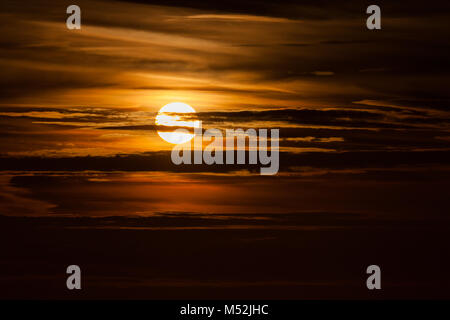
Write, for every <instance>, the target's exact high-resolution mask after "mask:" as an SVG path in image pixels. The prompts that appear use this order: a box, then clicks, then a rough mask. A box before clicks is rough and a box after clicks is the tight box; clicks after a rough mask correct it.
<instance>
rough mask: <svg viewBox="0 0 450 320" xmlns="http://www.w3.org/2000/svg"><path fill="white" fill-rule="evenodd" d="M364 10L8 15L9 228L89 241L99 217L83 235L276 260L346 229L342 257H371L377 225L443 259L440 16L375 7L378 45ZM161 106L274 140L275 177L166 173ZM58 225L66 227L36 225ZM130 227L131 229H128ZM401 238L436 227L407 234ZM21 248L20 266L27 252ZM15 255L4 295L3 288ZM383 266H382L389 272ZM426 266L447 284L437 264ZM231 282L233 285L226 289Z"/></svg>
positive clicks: (127, 6) (224, 6) (212, 171)
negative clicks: (179, 107)
mask: <svg viewBox="0 0 450 320" xmlns="http://www.w3.org/2000/svg"><path fill="white" fill-rule="evenodd" d="M71 4H76V5H78V6H79V7H80V8H81V30H69V29H67V28H66V19H67V17H68V14H66V8H67V6H69V5H71ZM369 4H372V3H366V2H364V1H356V0H355V1H328V0H323V1H247V0H240V1H230V2H217V3H215V2H211V1H196V0H194V1H182V0H180V1H97V0H92V1H82V0H77V1H75V2H73V1H50V0H48V1H45V0H28V1H26V3H24V2H20V3H19V2H17V1H12V0H11V1H10V0H2V3H1V5H0V8H1V10H0V19H1V20H2V24H1V25H0V34H1V36H0V70H1V77H0V146H1V149H0V170H1V172H0V213H1V216H2V219H6V220H5V221H7V224H6V225H9V224H12V225H14V226H16V225H19V226H20V225H21V224H22V223H31V224H32V223H33V222H22V220H17V221H16V220H9V219H13V218H15V219H25V220H23V221H27V220H26V218H24V217H28V218H29V219H31V221H35V220H33V219H34V218H35V217H39V218H40V219H42V220H39V221H42V222H41V223H42V224H43V225H46V226H47V224H50V225H51V226H52V227H55V224H56V225H58V226H59V227H58V228H60V229H59V230H63V229H65V228H71V227H73V226H71V225H70V222H68V221H71V220H70V219H75V220H74V221H75V222H73V223H76V224H77V227H80V228H90V226H91V222H86V225H85V224H84V221H85V220H83V219H84V218H94V217H96V218H99V220H98V221H97V222H95V223H94V224H95V226H92V228H93V229H97V228H98V229H102V228H104V227H106V226H108V227H111V226H112V229H115V228H117V229H121V228H129V227H130V228H132V229H133V228H137V229H139V228H142V229H143V230H144V229H145V230H147V232H150V230H151V229H152V228H158V229H160V230H165V229H164V228H167V230H178V229H183V230H186V229H188V230H196V229H207V230H215V229H217V228H218V229H220V230H222V231H221V232H224V231H223V230H249V232H250V233H251V234H252V235H253V234H254V232H257V231H255V230H260V229H265V230H270V233H271V234H270V236H268V235H267V234H264V235H262V236H261V235H260V234H258V235H256V234H255V235H254V237H253V238H252V236H250V235H249V236H248V237H249V238H251V239H253V240H249V241H252V245H254V241H258V243H262V242H264V243H265V244H266V245H267V244H268V245H269V247H270V248H272V249H273V251H271V252H275V251H276V250H277V249H276V246H277V244H280V245H281V243H283V245H286V243H291V240H292V239H284V238H283V240H282V241H281V240H280V241H278V240H276V239H280V238H279V237H282V236H281V235H280V234H281V233H282V232H287V231H288V230H290V231H289V232H293V234H295V237H297V236H299V234H300V233H299V232H303V231H302V230H306V229H307V230H313V229H314V230H316V229H317V230H320V231H318V232H320V234H322V233H324V234H323V237H322V236H321V237H320V238H321V240H320V244H317V243H314V241H313V240H311V241H312V242H311V246H313V247H314V246H318V247H320V248H321V250H325V251H326V250H328V249H327V247H326V246H325V245H324V241H325V240H324V238H327V237H330V238H332V236H330V234H328V233H327V232H326V230H335V229H339V230H344V231H342V232H343V234H345V232H348V237H347V238H346V237H345V236H343V238H342V239H345V243H344V244H343V247H342V248H343V249H342V250H346V249H345V246H350V247H351V243H354V241H356V242H358V241H362V242H364V240H363V239H361V237H362V238H364V236H363V235H362V234H363V232H362V233H360V231H358V230H359V229H358V227H357V226H361V225H364V226H365V227H366V226H367V225H371V226H377V227H374V229H371V231H373V232H374V237H376V238H383V237H384V235H385V234H384V233H383V232H384V231H383V228H385V227H387V226H389V231H388V235H386V237H387V238H386V239H391V240H392V243H394V244H395V243H396V237H397V236H398V237H399V238H402V241H405V243H402V246H403V245H404V246H405V247H402V248H404V249H405V248H407V249H405V250H406V251H408V250H409V249H410V247H408V243H416V242H420V241H419V240H418V239H419V238H420V239H422V237H423V238H426V239H427V240H424V241H423V242H421V244H422V245H423V247H422V249H420V250H423V252H430V251H427V250H428V249H427V248H429V247H428V246H432V247H433V248H434V249H432V250H431V252H433V253H436V255H438V252H441V251H445V250H447V249H448V247H446V246H444V245H443V242H445V241H443V242H439V241H438V240H436V239H434V240H436V241H437V242H434V240H430V238H428V235H429V234H433V233H434V231H432V230H434V229H433V228H435V227H436V228H444V229H445V228H447V229H445V230H444V231H445V232H448V225H449V223H448V222H449V216H448V214H449V205H448V199H449V198H450V193H449V187H450V184H449V178H450V165H449V160H450V109H449V102H450V91H449V89H448V87H449V80H450V56H449V40H448V39H449V28H448V21H449V11H448V9H449V5H448V4H447V3H445V2H444V1H441V2H440V3H436V4H435V5H433V6H431V5H430V6H428V5H425V4H424V3H423V2H421V3H420V4H417V5H415V4H414V2H410V3H400V2H398V1H378V2H377V4H378V5H379V6H380V7H381V10H382V29H381V30H373V31H371V30H368V29H367V28H366V18H367V16H368V15H367V14H366V13H365V11H366V8H367V6H368V5H369ZM172 102H183V103H186V104H189V105H190V106H192V107H193V108H194V109H195V110H196V112H197V113H196V115H197V117H198V119H199V120H201V121H202V124H203V128H204V129H208V128H218V129H221V130H224V131H225V130H226V129H236V128H243V129H248V128H267V129H271V128H276V129H280V168H279V172H278V173H277V174H276V175H273V176H261V175H260V174H259V170H256V169H255V167H250V166H248V165H212V166H208V165H196V166H190V165H181V166H176V165H173V164H172V163H171V161H170V150H171V149H172V147H173V145H172V144H170V143H167V142H166V141H164V140H163V139H161V137H160V136H159V135H158V134H157V129H158V127H157V126H156V124H155V117H156V115H157V113H158V111H159V110H160V109H161V108H162V107H163V106H164V105H166V104H168V103H172ZM159 129H161V128H159ZM62 217H65V218H67V219H68V220H64V222H61V221H62V220H61V221H60V220H56V221H57V222H51V221H53V220H47V219H53V218H55V219H59V218H62ZM100 217H103V218H100ZM104 217H116V218H114V219H118V220H117V221H116V220H114V221H113V222H105V223H104V220H102V219H109V218H104ZM124 217H129V218H133V219H137V220H136V222H135V223H134V222H133V224H132V226H130V225H129V224H128V222H124V221H128V220H124V221H123V220H121V219H122V218H124ZM189 217H191V218H189ZM152 218H154V219H156V220H152ZM77 219H81V220H80V221H81V222H80V221H79V220H77ZM139 219H142V220H139ZM148 219H150V220H148ZM165 219H166V220H167V221H166V220H165ZM11 221H12V222H11ZM47 221H50V222H47ZM89 221H90V220H89ZM174 221H177V222H176V223H175V222H174ZM261 221H263V222H264V221H266V223H263V222H261ZM5 223H6V222H5ZM366 224H367V225H366ZM411 224H413V225H414V226H418V225H421V226H423V225H426V226H428V227H427V228H429V229H426V231H423V230H422V229H421V230H422V231H423V232H422V231H420V232H418V233H410V232H411V230H410V229H408V230H407V231H405V230H404V229H403V228H407V226H409V225H411ZM394 226H395V227H394ZM55 228H56V227H55ZM377 228H380V229H377ZM391 228H394V229H395V228H397V229H395V230H394V229H391ZM13 229H14V228H13ZM17 229H18V230H20V229H21V227H17ZM375 229H376V230H375ZM14 230H16V229H14ZM324 230H325V231H324ZM355 230H356V231H355ZM439 230H441V229H439ZM444 231H442V233H440V231H436V233H435V236H436V237H440V235H442V234H444V233H445V232H444ZM55 232H56V231H55ZM58 232H59V231H58ZM80 232H81V231H80ZM99 232H100V231H99ZM230 232H233V231H230ZM239 232H240V231H239ZM261 232H263V231H261ZM264 232H266V231H264ZM295 232H298V233H295ZM333 232H335V231H333ZM386 232H387V231H386ZM421 232H422V233H421ZM312 234H314V233H312ZM317 234H319V233H317ZM333 234H334V233H333ZM350 234H351V235H350ZM417 234H420V236H418V235H417ZM197 235H198V234H197V233H193V234H192V236H190V238H189V239H190V240H187V241H194V240H193V239H197V238H195V237H196V236H197ZM402 235H405V237H406V238H407V236H406V235H411V236H412V238H411V239H410V241H409V240H408V241H409V242H408V241H407V239H406V238H405V237H403V236H402ZM122 236H123V235H122ZM149 236H151V237H153V234H152V235H150V234H149ZM416 236H417V237H416ZM5 237H6V236H5ZM23 237H25V238H26V237H27V236H26V235H24V236H23ZM58 237H63V235H62V234H59V233H58ZM90 237H92V238H89V239H94V240H92V241H96V240H95V239H97V237H100V238H101V236H100V235H98V236H97V235H95V234H93V235H90ZM167 237H169V236H167ZM177 237H178V235H177ZM225 237H228V235H227V234H226V235H225ZM293 237H294V236H293ZM299 237H300V238H299V239H303V238H302V237H303V236H299ZM314 237H315V236H314ZM38 238H39V237H38ZM231 238H232V239H234V240H232V241H237V240H236V239H235V238H233V236H231ZM55 239H56V241H59V240H61V238H55ZM58 239H59V240H58ZM246 239H247V237H246ZM255 239H257V240H255ZM261 239H262V240H261ZM295 239H297V238H295ZM350 239H352V240H350ZM364 239H366V238H364ZM272 240H273V241H272ZM366 240H367V239H366ZM42 241H44V240H42ZM48 241H50V240H48ZM124 241H130V240H129V238H127V237H125V238H124ZM195 241H196V240H195ZM214 241H216V242H214ZM214 241H213V242H214V243H216V244H217V246H225V245H224V244H223V243H222V241H223V240H221V239H219V240H217V239H216V240H214ZM239 241H240V240H239ZM277 241H278V242H277ZM292 241H293V240H292ZM296 241H301V240H298V239H297V240H296ZM342 241H344V240H342ZM386 241H388V240H386ZM427 241H430V242H427ZM388 242H389V241H388ZM18 243H19V244H17V245H16V247H15V248H14V251H15V252H20V250H25V251H26V250H29V248H28V249H23V248H22V247H21V246H22V245H23V244H22V242H18ZM45 243H47V240H45ZM196 243H197V242H196ZM233 243H234V242H233ZM392 243H391V244H392ZM366 244H367V243H366ZM372 244H373V243H372V242H370V244H367V245H368V246H369V247H370V246H371V245H372ZM85 245H87V243H86V244H85ZM172 245H173V244H167V246H168V248H171V246H172ZM302 245H304V243H303V244H302ZM42 246H44V244H42ZM373 246H374V247H373V248H378V249H379V248H380V247H379V246H383V247H384V245H382V244H376V245H375V244H373ZM226 248H227V250H231V244H230V246H229V247H226ZM302 248H303V247H302ZM370 248H372V247H370ZM416 248H417V247H416ZM122 249H123V248H122ZM378 249H376V250H378ZM55 250H56V249H55ZM61 250H63V249H61ZM99 250H100V249H99ZM108 250H112V249H111V248H109V249H108ZM168 250H169V249H168ZM286 250H287V249H286ZM304 250H306V251H307V252H306V253H305V255H306V256H308V255H312V256H314V253H312V252H315V251H314V250H313V249H311V248H309V247H305V248H304ZM311 250H312V251H311ZM333 250H334V249H333ZM374 250H375V249H374ZM411 250H412V249H411ZM433 250H435V251H433ZM330 251H331V249H330ZM350 251H351V250H350V249H349V252H350ZM26 252H28V251H26ZM408 252H409V251H408ZM411 252H412V251H411ZM421 252H422V251H421ZM447 252H448V251H447ZM15 254H16V253H15ZM15 254H11V255H10V256H9V257H10V260H9V262H4V264H3V267H5V268H6V269H7V270H9V271H8V272H10V273H11V275H10V276H8V272H6V276H5V273H3V276H2V277H3V278H0V283H1V281H3V283H7V284H10V283H13V282H11V281H12V280H11V279H12V277H13V276H12V275H13V274H14V272H13V270H14V269H15V268H16V267H15V263H16V260H14V259H18V258H17V257H16V256H15ZM286 254H288V253H286ZM405 254H406V253H405ZM408 254H409V253H408ZM411 254H412V253H411ZM289 255H290V253H289ZM430 255H431V256H430V257H428V258H429V259H434V258H436V257H435V256H432V253H430ZM393 257H395V254H394V253H393V251H392V252H390V253H389V254H388V255H387V256H386V257H382V258H380V259H381V260H383V259H385V260H383V261H386V264H389V263H392V265H395V267H396V268H398V270H400V269H401V263H400V262H398V261H395V262H393V260H392V258H393ZM408 257H410V256H408ZM29 259H31V260H30V261H34V260H33V259H32V258H30V257H29ZM80 259H85V260H83V261H86V264H89V263H90V262H89V261H90V260H89V258H88V257H87V256H84V257H83V258H80ZM405 259H406V260H407V258H405ZM130 260H133V258H130ZM394 260H395V259H394ZM133 261H134V260H133ZM355 261H356V260H355ZM365 262H366V260H364V263H365ZM30 263H31V262H30ZM58 263H59V262H58ZM60 263H62V264H64V262H60ZM298 263H300V262H298ZM355 263H356V262H355ZM364 263H362V265H364ZM437 266H438V267H437V268H438V269H439V270H444V267H443V266H444V261H443V260H442V261H441V263H437ZM42 268H43V267H42ZM137 269H138V268H137ZM244 269H245V267H244ZM250 269H251V268H249V270H250ZM362 269H363V267H361V270H362ZM37 270H41V271H42V270H44V269H39V268H38V269H37ZM396 270H397V269H396ZM41 271H39V272H41ZM428 271H430V270H428ZM36 272H38V271H36ZM39 272H38V273H39ZM42 272H44V271H42ZM45 272H46V271H45ZM45 272H44V273H45ZM236 272H237V271H236ZM292 272H294V271H292ZM430 272H431V271H430ZM236 274H238V272H237V273H236ZM35 276H36V275H35ZM41 276H42V274H38V276H36V277H35V278H33V279H36V278H39V277H41ZM184 276H185V275H184ZM184 276H183V277H184ZM191 276H192V277H193V279H194V280H195V281H200V280H199V279H200V278H201V275H192V274H191ZM335 276H336V277H334V276H333V277H331V276H330V279H331V280H329V279H328V280H327V281H326V283H327V284H328V285H329V284H330V283H332V282H333V281H335V278H336V279H339V275H335ZM168 277H169V276H168ZM179 277H181V276H180V275H179ZM274 277H275V276H274ZM305 277H306V278H307V276H306V275H305ZM317 277H318V278H320V277H319V276H317ZM262 278H264V280H261V281H262V282H264V281H266V282H267V281H269V280H268V278H265V276H264V277H262ZM411 278H412V279H411ZM39 279H42V278H39ZM158 279H159V280H158V281H161V280H160V278H158ZM177 279H178V280H180V279H181V278H177ZM277 279H278V278H277ZM349 279H350V278H349ZM178 280H177V281H178ZM182 280H183V281H184V280H185V278H183V279H182ZM191 280H192V279H191ZM194 280H192V281H194ZM422 280H423V282H424V283H427V279H426V277H425V279H422ZM422 280H421V281H422ZM155 281H156V280H155ZM218 281H219V280H218ZM227 281H230V283H234V282H238V283H239V281H241V282H242V279H240V280H239V279H235V278H233V277H232V276H229V278H226V279H225V278H220V281H219V282H220V283H223V282H227ZM255 281H256V282H258V281H259V280H258V279H255ZM277 281H278V282H277V283H278V284H279V283H283V285H285V282H286V281H287V282H289V281H290V279H284V280H279V279H278V280H277ZM280 281H281V282H280ZM283 281H285V282H283ZM296 281H297V282H298V283H297V284H296V286H301V285H302V283H303V280H301V279H300V280H299V279H297V280H296ZM338 281H340V280H338ZM349 281H350V280H349ZM351 281H354V279H353V278H351ZM392 281H393V282H395V280H392ZM405 281H406V280H405ZM408 281H409V283H413V282H414V275H413V276H412V277H410V278H409V280H408ZM169 282H170V281H169ZM287 282H286V283H287ZM294 282H295V281H294ZM313 282H314V283H316V282H317V281H315V280H314V281H313ZM127 283H128V282H127ZM196 283H197V282H196ZM153 285H154V284H153ZM275 285H276V284H275ZM426 285H428V286H429V285H430V284H429V283H428V284H426ZM431 285H434V284H431ZM186 286H188V285H186ZM393 286H394V287H398V286H399V284H398V283H397V284H396V285H393ZM99 292H102V291H99ZM187 292H188V293H189V291H187ZM317 292H318V291H317ZM317 292H316V291H314V293H313V296H317V297H322V296H323V295H322V294H321V293H317ZM399 292H400V293H398V295H397V296H400V297H401V296H402V294H404V292H406V291H401V290H400V291H399ZM418 292H419V291H418ZM442 292H443V291H442ZM52 294H54V293H51V294H50V295H52ZM396 294H397V293H395V294H394V293H393V294H392V295H393V296H396ZM418 294H419V293H418ZM55 295H57V293H55ZM224 295H225V296H226V294H224ZM419 295H420V294H419ZM446 295H447V296H448V293H447V294H446ZM98 296H100V297H102V295H101V293H99V295H98ZM143 296H145V294H144V295H143ZM168 296H170V295H168ZM200 296H201V294H200ZM249 296H251V295H249ZM298 296H301V295H295V294H292V295H290V297H291V298H292V297H294V298H295V297H298ZM337 296H339V295H338V294H337ZM139 297H141V296H139ZM302 297H303V296H302ZM327 297H332V298H333V297H336V295H332V294H331V295H330V296H327Z"/></svg>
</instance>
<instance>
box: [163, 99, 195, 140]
mask: <svg viewBox="0 0 450 320" xmlns="http://www.w3.org/2000/svg"><path fill="white" fill-rule="evenodd" d="M182 113H195V110H194V108H192V107H191V106H190V105H188V104H186V103H182V102H173V103H169V104H166V105H165V106H164V107H162V108H161V110H159V112H158V115H157V116H156V119H155V123H156V125H157V126H167V127H186V128H198V127H200V121H199V120H183V116H182V115H181V114H182ZM158 134H159V136H160V137H161V138H163V139H164V140H165V141H167V142H170V143H174V144H179V143H185V142H188V141H189V140H191V139H192V138H193V137H194V133H190V132H188V131H187V129H186V130H185V132H175V129H174V131H162V130H158Z"/></svg>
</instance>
